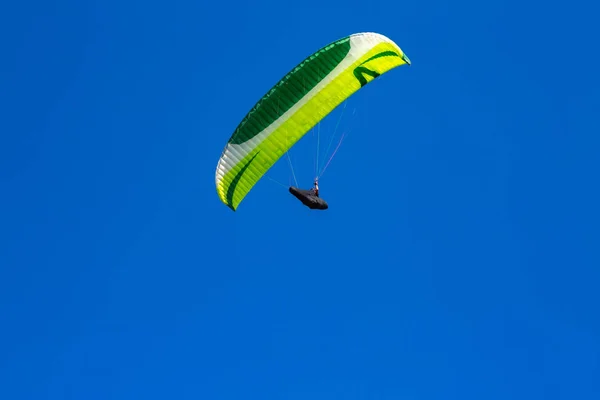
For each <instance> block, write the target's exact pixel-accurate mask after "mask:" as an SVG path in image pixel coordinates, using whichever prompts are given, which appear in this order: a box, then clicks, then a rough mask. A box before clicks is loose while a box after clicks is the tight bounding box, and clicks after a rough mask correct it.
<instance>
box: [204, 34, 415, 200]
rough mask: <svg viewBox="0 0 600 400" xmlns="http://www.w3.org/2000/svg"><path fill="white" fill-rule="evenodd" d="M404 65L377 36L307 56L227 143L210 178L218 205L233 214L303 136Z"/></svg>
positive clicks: (398, 52) (339, 43) (388, 43)
mask: <svg viewBox="0 0 600 400" xmlns="http://www.w3.org/2000/svg"><path fill="white" fill-rule="evenodd" d="M404 64H410V60H409V59H408V57H407V56H406V55H405V54H404V52H403V51H402V50H401V49H400V47H398V46H397V45H396V44H395V43H394V42H393V41H391V40H390V39H388V38H387V37H385V36H383V35H380V34H378V33H356V34H353V35H350V36H347V37H344V38H342V39H339V40H337V41H335V42H333V43H331V44H329V45H327V46H325V47H323V48H322V49H320V50H318V51H317V52H315V53H314V54H312V55H310V56H309V57H308V58H306V59H305V60H304V61H302V62H301V63H300V64H299V65H297V66H296V67H295V68H294V69H293V70H292V71H290V72H289V73H288V74H287V75H285V76H284V77H283V79H281V80H280V81H279V82H278V83H277V84H276V85H275V86H274V87H273V88H271V90H269V92H267V94H265V95H264V96H263V97H262V98H261V99H260V100H259V101H258V102H257V103H256V104H255V105H254V107H253V108H252V109H251V110H250V111H249V112H248V114H247V115H246V116H245V117H244V119H243V120H242V121H241V122H240V124H239V125H238V127H237V128H236V130H235V131H234V133H233V135H232V136H231V137H230V139H229V141H228V143H227V145H226V146H225V148H224V149H223V152H222V153H221V157H220V159H219V162H218V164H217V170H216V174H215V183H216V187H217V193H218V195H219V198H220V199H221V201H222V202H223V203H225V204H226V205H227V206H228V207H229V208H231V209H232V210H234V211H235V210H236V209H237V207H238V206H239V204H240V202H241V201H242V200H243V199H244V198H245V196H246V195H247V194H248V192H250V190H251V189H252V188H253V186H254V185H255V184H256V182H258V180H259V179H260V178H261V177H262V176H263V175H264V174H265V173H266V172H267V171H268V170H269V168H271V167H272V166H273V165H274V164H275V163H276V162H277V160H279V158H281V156H282V155H283V154H284V153H286V152H287V151H288V150H289V149H290V148H291V147H292V146H294V144H295V143H296V142H297V141H298V140H299V139H300V138H302V137H303V136H304V135H305V134H306V132H308V131H309V130H310V129H311V128H312V127H314V126H315V125H316V124H317V123H318V122H319V121H320V120H321V119H323V118H324V117H325V116H327V115H328V114H329V113H330V112H331V111H332V110H333V109H335V108H336V107H337V106H338V105H339V104H341V103H342V102H343V101H344V100H346V99H347V98H348V97H350V96H351V95H352V94H353V93H355V92H356V91H358V90H359V89H360V88H362V87H364V86H365V85H366V84H368V83H369V82H371V81H372V80H373V79H375V78H377V77H378V76H380V75H382V74H384V73H386V72H387V71H389V70H391V69H393V68H396V67H398V66H401V65H404ZM297 190H299V189H297ZM317 198H318V197H317Z"/></svg>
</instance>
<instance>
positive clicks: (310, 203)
mask: <svg viewBox="0 0 600 400" xmlns="http://www.w3.org/2000/svg"><path fill="white" fill-rule="evenodd" d="M289 191H290V193H291V194H293V195H294V196H295V197H296V198H297V199H298V200H300V201H301V202H302V204H304V205H305V206H307V207H308V208H310V209H311V210H327V209H328V208H329V205H328V204H327V202H326V201H325V200H323V199H321V198H320V197H319V181H318V180H317V179H315V182H314V186H313V187H312V188H310V189H308V190H304V189H299V188H297V187H294V186H290V188H289Z"/></svg>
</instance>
